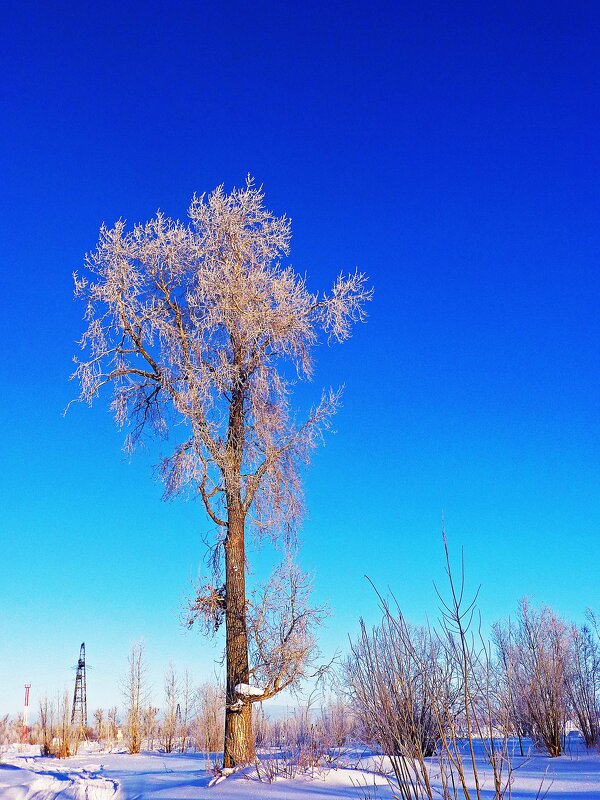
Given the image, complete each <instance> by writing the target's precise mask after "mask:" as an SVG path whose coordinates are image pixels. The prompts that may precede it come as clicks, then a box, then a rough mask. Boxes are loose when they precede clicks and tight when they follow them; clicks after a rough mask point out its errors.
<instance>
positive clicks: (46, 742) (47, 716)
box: [39, 695, 56, 756]
mask: <svg viewBox="0 0 600 800" xmlns="http://www.w3.org/2000/svg"><path fill="white" fill-rule="evenodd" d="M55 714H56V709H55V705H54V702H53V701H52V700H49V699H48V695H45V696H44V697H43V698H42V699H41V700H40V714H39V717H40V733H41V739H42V741H41V754H42V755H43V756H49V755H50V754H51V753H52V739H53V737H54V725H55Z"/></svg>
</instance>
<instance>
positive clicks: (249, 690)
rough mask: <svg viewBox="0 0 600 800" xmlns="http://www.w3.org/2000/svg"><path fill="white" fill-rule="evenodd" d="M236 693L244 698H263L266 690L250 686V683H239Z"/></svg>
mask: <svg viewBox="0 0 600 800" xmlns="http://www.w3.org/2000/svg"><path fill="white" fill-rule="evenodd" d="M235 692H236V694H239V695H241V696H242V697H261V695H263V694H264V693H265V690H264V689H259V688H258V686H250V684H249V683H238V684H236V687H235Z"/></svg>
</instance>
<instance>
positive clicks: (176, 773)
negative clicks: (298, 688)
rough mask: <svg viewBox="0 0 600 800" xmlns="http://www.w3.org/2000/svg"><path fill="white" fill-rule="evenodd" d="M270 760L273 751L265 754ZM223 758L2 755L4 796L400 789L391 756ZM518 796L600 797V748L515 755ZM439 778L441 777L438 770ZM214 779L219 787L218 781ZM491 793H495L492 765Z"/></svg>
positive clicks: (376, 796)
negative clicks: (264, 771) (260, 769)
mask: <svg viewBox="0 0 600 800" xmlns="http://www.w3.org/2000/svg"><path fill="white" fill-rule="evenodd" d="M262 757H263V759H268V757H269V756H268V755H263V756H262ZM216 760H217V759H216V756H214V755H212V756H211V755H207V754H200V753H197V754H191V753H188V754H185V755H181V754H175V753H172V754H170V755H165V754H164V753H157V752H147V753H142V754H140V755H135V756H134V755H128V754H126V753H82V754H81V755H78V756H74V757H72V758H68V759H64V760H58V759H53V758H42V757H40V756H39V755H38V756H32V755H31V754H29V753H18V752H10V753H4V754H0V798H1V800H84V799H85V798H87V800H134V798H142V799H143V798H156V799H157V800H192V798H194V799H195V800H209V798H210V799H211V800H244V799H245V798H248V800H263V798H264V800H336V799H339V800H341V798H354V799H355V800H361V798H364V797H367V796H368V797H370V798H372V800H391V798H392V792H391V790H390V789H389V787H388V786H387V782H386V780H385V778H384V777H382V776H381V775H380V774H377V768H378V767H381V766H382V764H383V766H385V762H386V759H384V758H382V757H381V756H377V755H374V754H372V753H367V754H361V753H348V754H347V756H346V757H345V759H344V760H343V761H342V762H340V763H338V764H337V766H334V767H333V768H331V769H317V770H314V771H312V772H309V773H298V774H297V776H296V777H295V778H290V779H284V778H276V779H275V780H274V782H273V783H264V782H261V781H259V780H258V779H257V776H256V771H255V769H254V768H247V769H243V770H238V771H237V772H235V773H234V774H233V775H230V776H228V777H227V778H226V779H223V780H220V781H214V778H215V769H214V767H215V764H216ZM481 765H482V769H483V761H481ZM514 766H515V767H516V770H515V772H514V783H513V787H512V798H513V800H534V798H535V797H536V796H538V793H539V792H540V786H541V787H542V791H541V793H540V796H541V795H543V794H544V792H545V791H546V790H547V791H548V794H547V795H546V796H547V798H548V800H552V798H560V800H600V754H598V753H589V752H586V751H585V750H583V749H582V748H579V749H578V750H575V751H573V752H571V753H570V754H568V755H566V756H562V757H561V758H558V759H550V758H548V757H546V756H542V755H538V754H534V755H531V756H528V757H525V758H520V757H515V759H514ZM432 777H433V780H434V782H436V783H437V781H436V776H435V774H433V776H432ZM211 783H212V784H213V786H212V787H211V786H210V784H211ZM483 790H484V791H483V794H484V796H485V797H487V798H491V797H492V796H493V784H492V779H491V775H490V773H489V770H488V771H487V772H486V773H485V775H484V777H483Z"/></svg>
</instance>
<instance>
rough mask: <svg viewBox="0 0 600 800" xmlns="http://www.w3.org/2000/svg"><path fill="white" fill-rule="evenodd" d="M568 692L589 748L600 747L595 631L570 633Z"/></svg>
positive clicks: (599, 657)
mask: <svg viewBox="0 0 600 800" xmlns="http://www.w3.org/2000/svg"><path fill="white" fill-rule="evenodd" d="M567 684H568V692H569V699H570V701H571V707H572V709H573V711H574V713H575V717H576V719H577V723H578V725H579V730H580V731H581V734H582V736H583V738H584V740H585V744H586V747H596V745H598V744H599V743H600V648H599V647H598V644H597V642H596V641H595V638H594V634H593V632H592V630H591V629H590V628H589V627H588V626H587V625H584V626H582V627H581V628H577V627H573V628H572V629H571V647H570V652H569V660H568V677H567Z"/></svg>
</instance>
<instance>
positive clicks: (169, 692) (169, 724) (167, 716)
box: [162, 664, 179, 753]
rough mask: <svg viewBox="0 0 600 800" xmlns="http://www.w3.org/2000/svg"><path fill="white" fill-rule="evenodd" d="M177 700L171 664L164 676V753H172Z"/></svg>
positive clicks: (177, 683) (176, 685) (176, 683)
mask: <svg viewBox="0 0 600 800" xmlns="http://www.w3.org/2000/svg"><path fill="white" fill-rule="evenodd" d="M178 698H179V682H178V680H177V675H176V673H175V667H174V666H173V664H169V668H168V669H167V672H166V674H165V713H164V717H163V724H162V731H163V745H164V748H165V752H166V753H172V752H173V746H174V743H175V737H176V734H177V706H178Z"/></svg>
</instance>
